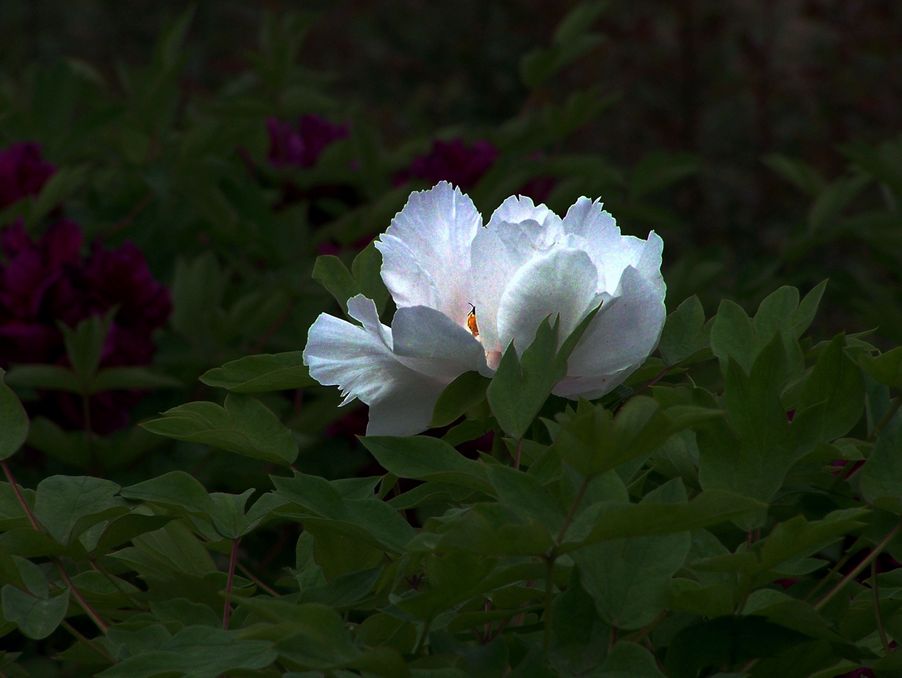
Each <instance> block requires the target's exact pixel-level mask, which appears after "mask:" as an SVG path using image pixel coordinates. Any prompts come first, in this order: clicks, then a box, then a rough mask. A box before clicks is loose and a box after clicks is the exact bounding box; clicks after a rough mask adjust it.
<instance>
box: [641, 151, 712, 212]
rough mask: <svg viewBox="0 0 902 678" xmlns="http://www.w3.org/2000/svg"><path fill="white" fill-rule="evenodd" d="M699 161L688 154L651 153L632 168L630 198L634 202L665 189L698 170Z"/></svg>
mask: <svg viewBox="0 0 902 678" xmlns="http://www.w3.org/2000/svg"><path fill="white" fill-rule="evenodd" d="M699 166H700V165H699V160H698V158H696V157H695V156H694V155H691V154H689V153H663V152H653V153H648V154H647V155H645V156H643V157H642V159H641V160H640V161H639V162H638V163H636V166H635V167H634V168H633V173H632V180H631V182H630V198H631V199H632V200H634V201H636V200H640V199H641V198H643V197H645V196H647V195H649V194H651V193H655V192H657V191H660V190H662V189H665V188H667V187H668V186H670V185H672V184H675V183H677V182H678V181H680V180H681V179H684V178H686V177H688V176H692V175H693V174H695V173H696V172H698V169H699Z"/></svg>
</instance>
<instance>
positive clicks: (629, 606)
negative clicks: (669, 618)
mask: <svg viewBox="0 0 902 678" xmlns="http://www.w3.org/2000/svg"><path fill="white" fill-rule="evenodd" d="M685 501H686V490H685V488H684V487H683V485H682V483H681V481H679V480H672V481H669V482H667V483H665V484H664V485H662V486H661V487H659V488H657V489H656V490H653V491H652V492H650V493H649V494H648V495H646V496H645V498H644V499H643V500H642V502H641V503H640V504H638V505H637V506H639V507H644V506H650V507H654V508H657V509H659V510H660V509H663V510H667V509H668V508H670V507H675V508H679V507H685V506H687V504H686V503H685ZM602 520H604V518H602ZM691 542H692V539H691V537H690V535H689V532H688V531H681V532H675V533H672V534H665V535H653V536H646V537H630V538H624V539H614V540H606V541H604V542H602V543H597V544H593V545H590V546H587V547H584V548H581V549H579V550H577V551H575V552H574V553H573V559H574V561H575V562H576V565H577V567H578V568H579V571H580V581H581V582H582V585H583V588H585V589H586V591H587V592H588V593H589V595H591V596H592V598H593V599H594V600H595V605H596V608H597V609H598V614H599V615H600V616H601V618H602V619H603V620H604V621H606V622H607V623H608V624H611V625H612V626H616V627H618V628H623V629H636V628H640V627H642V626H645V625H646V624H648V623H649V622H651V621H652V620H653V619H654V618H655V617H656V616H657V615H658V614H659V613H660V612H661V610H663V609H664V606H665V605H666V603H667V595H668V593H669V591H670V580H671V578H672V577H673V575H674V574H675V573H676V571H677V570H678V569H679V568H680V567H681V566H682V565H683V562H684V561H685V560H686V556H687V555H688V554H689V547H690V545H691Z"/></svg>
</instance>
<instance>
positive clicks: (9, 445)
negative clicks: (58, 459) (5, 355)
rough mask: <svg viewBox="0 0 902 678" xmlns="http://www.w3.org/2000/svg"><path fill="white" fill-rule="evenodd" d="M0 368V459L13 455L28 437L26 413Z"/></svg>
mask: <svg viewBox="0 0 902 678" xmlns="http://www.w3.org/2000/svg"><path fill="white" fill-rule="evenodd" d="M4 374H5V372H4V371H3V369H2V368H0V461H3V460H4V459H9V458H10V457H11V456H13V455H14V454H15V453H16V452H17V451H18V449H19V448H20V447H22V444H23V443H24V442H25V439H26V438H27V437H28V415H27V414H25V408H24V407H22V403H21V402H20V401H19V398H18V397H16V394H15V393H13V390H12V389H11V388H10V387H9V386H7V385H6V383H4V381H3V377H4Z"/></svg>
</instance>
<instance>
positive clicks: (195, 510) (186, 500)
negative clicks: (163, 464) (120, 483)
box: [119, 471, 214, 516]
mask: <svg viewBox="0 0 902 678" xmlns="http://www.w3.org/2000/svg"><path fill="white" fill-rule="evenodd" d="M119 494H121V495H122V496H123V497H125V498H126V499H132V500H135V501H145V502H148V503H150V504H159V505H160V506H165V507H167V508H175V509H180V510H182V511H185V512H186V513H189V514H198V515H204V516H208V515H210V514H211V513H212V512H213V509H214V505H213V500H212V499H211V498H210V495H208V494H207V490H206V489H204V486H203V485H201V484H200V482H199V481H197V480H196V479H195V478H194V476H191V475H189V474H187V473H185V472H184V471H170V472H169V473H164V474H163V475H161V476H158V477H156V478H151V479H150V480H145V481H144V482H141V483H137V484H135V485H129V486H128V487H123V488H122V489H121V490H120V492H119Z"/></svg>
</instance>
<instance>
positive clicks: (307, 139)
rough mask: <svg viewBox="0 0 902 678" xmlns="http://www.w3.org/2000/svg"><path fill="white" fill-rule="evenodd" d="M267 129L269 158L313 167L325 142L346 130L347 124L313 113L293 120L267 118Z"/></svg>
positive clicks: (275, 162)
mask: <svg viewBox="0 0 902 678" xmlns="http://www.w3.org/2000/svg"><path fill="white" fill-rule="evenodd" d="M266 130H267V131H268V132H269V161H270V162H271V163H272V164H273V165H274V166H275V167H312V166H313V165H315V164H316V161H317V160H318V159H319V156H320V154H322V152H323V151H324V150H325V149H326V147H327V146H329V145H331V144H332V143H334V142H335V141H337V140H339V139H344V138H345V137H347V136H348V133H349V131H348V126H347V125H336V124H335V123H333V122H330V121H328V120H326V119H325V118H322V117H320V116H318V115H312V114H308V115H302V116H301V117H300V118H298V120H297V122H295V123H291V122H286V121H283V120H279V119H278V118H269V119H268V120H267V121H266Z"/></svg>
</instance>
